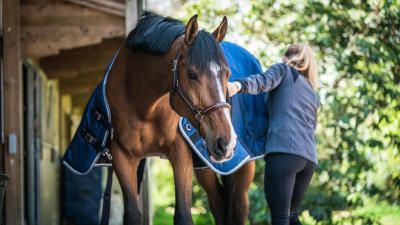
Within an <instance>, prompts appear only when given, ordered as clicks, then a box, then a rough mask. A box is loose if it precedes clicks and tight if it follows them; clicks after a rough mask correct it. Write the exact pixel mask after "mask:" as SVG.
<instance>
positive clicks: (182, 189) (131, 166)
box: [106, 12, 237, 224]
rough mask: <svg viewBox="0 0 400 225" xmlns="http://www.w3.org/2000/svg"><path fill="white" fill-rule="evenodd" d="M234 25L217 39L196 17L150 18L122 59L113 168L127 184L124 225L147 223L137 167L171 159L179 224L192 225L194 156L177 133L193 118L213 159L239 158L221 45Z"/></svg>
mask: <svg viewBox="0 0 400 225" xmlns="http://www.w3.org/2000/svg"><path fill="white" fill-rule="evenodd" d="M227 26H228V22H227V19H226V17H224V18H223V20H222V22H221V24H220V25H219V27H218V28H217V29H216V30H215V31H214V32H213V33H212V34H211V33H209V32H206V31H203V30H201V31H199V30H198V24H197V15H194V16H193V17H191V19H190V20H189V21H188V23H187V24H186V26H185V25H184V24H183V23H182V22H180V21H178V20H176V19H173V18H168V17H162V16H160V15H157V14H153V13H150V12H145V13H144V14H143V16H142V17H141V18H140V20H139V21H138V24H137V25H136V27H135V28H134V29H133V30H132V31H131V32H130V33H129V35H128V36H127V38H126V41H125V44H124V45H123V46H122V47H121V48H120V50H119V52H118V54H117V56H116V57H115V60H114V63H113V65H112V68H111V69H110V71H109V75H108V76H109V77H108V81H107V86H106V96H107V99H108V101H109V107H110V110H111V118H112V123H113V126H114V138H113V139H112V141H111V144H110V145H111V147H110V148H111V149H110V151H111V155H112V165H113V167H114V170H115V172H116V175H117V178H118V180H119V183H120V185H121V189H122V192H123V200H124V224H141V213H140V211H139V208H138V183H137V167H138V164H139V162H140V160H141V159H143V158H145V157H149V156H160V155H161V156H165V157H166V158H167V159H168V160H169V161H170V163H171V165H172V168H173V173H174V181H175V195H176V207H175V214H174V224H193V219H192V216H191V212H190V209H191V198H192V195H191V192H192V174H193V162H192V155H191V154H192V152H191V149H190V148H189V147H188V145H187V143H186V142H185V140H184V139H183V137H182V136H181V135H180V134H179V131H178V128H177V126H178V121H179V118H180V117H185V118H187V119H188V120H189V121H190V122H191V123H192V124H194V125H195V127H196V129H197V130H199V132H200V135H201V136H202V137H203V138H204V140H206V142H207V149H208V153H209V155H210V157H211V158H212V159H213V160H215V161H217V162H218V161H221V162H222V161H225V160H229V159H230V158H231V157H232V154H233V150H234V148H235V145H236V139H237V136H236V133H235V131H234V129H233V126H232V121H231V117H230V105H229V104H228V103H227V102H226V97H225V96H226V88H227V81H228V79H229V76H230V70H229V68H228V65H227V63H226V59H225V57H224V54H223V52H222V50H221V47H220V46H219V43H220V42H222V40H223V39H224V37H225V34H226V31H227Z"/></svg>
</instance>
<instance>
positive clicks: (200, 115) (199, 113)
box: [194, 111, 204, 122]
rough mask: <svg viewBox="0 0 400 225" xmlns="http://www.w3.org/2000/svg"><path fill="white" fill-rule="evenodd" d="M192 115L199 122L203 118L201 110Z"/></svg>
mask: <svg viewBox="0 0 400 225" xmlns="http://www.w3.org/2000/svg"><path fill="white" fill-rule="evenodd" d="M194 117H195V118H196V120H197V121H198V122H201V121H202V120H203V118H204V114H203V113H201V111H199V112H197V113H196V115H194Z"/></svg>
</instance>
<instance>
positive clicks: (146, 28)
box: [126, 11, 226, 72]
mask: <svg viewBox="0 0 400 225" xmlns="http://www.w3.org/2000/svg"><path fill="white" fill-rule="evenodd" d="M185 29H186V26H185V24H183V23H182V22H181V21H179V20H176V19H174V18H170V17H163V16H160V15H157V14H154V13H152V12H148V11H145V12H144V13H143V15H142V17H141V18H140V20H139V22H138V24H137V25H136V27H135V29H133V30H132V31H131V32H130V33H129V35H128V37H127V38H126V44H127V45H128V47H129V48H130V49H131V50H132V51H143V52H146V53H149V54H154V55H164V54H166V53H167V52H168V51H169V49H170V47H171V45H172V43H173V42H174V41H175V39H176V38H178V37H179V36H180V35H183V34H184V33H185ZM212 61H215V62H216V63H220V62H226V60H225V56H224V54H223V52H222V49H221V47H220V45H219V44H218V42H217V40H216V39H215V38H214V37H213V36H212V35H211V34H210V33H209V32H206V31H204V30H201V31H199V32H198V34H197V36H196V39H195V41H194V43H193V44H192V45H191V46H190V48H189V58H188V63H187V67H190V66H191V65H195V66H196V68H197V69H198V70H200V72H205V71H206V70H207V69H208V68H209V63H210V62H212Z"/></svg>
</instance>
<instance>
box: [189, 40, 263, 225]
mask: <svg viewBox="0 0 400 225" xmlns="http://www.w3.org/2000/svg"><path fill="white" fill-rule="evenodd" d="M221 46H222V48H223V51H224V54H225V56H226V59H227V61H228V63H229V66H230V69H231V73H232V74H231V77H230V79H231V80H234V79H235V78H240V77H246V76H248V75H251V74H255V73H261V72H262V68H261V66H260V64H259V62H258V60H257V59H256V58H255V57H254V56H253V55H252V54H251V53H249V52H248V51H247V50H246V49H244V48H242V47H240V46H238V45H236V44H233V43H229V42H223V43H221ZM265 97H266V96H265V95H258V96H249V95H239V96H238V95H237V96H234V97H233V98H235V99H233V98H232V100H231V102H232V106H233V108H234V110H239V111H242V113H239V114H238V113H237V112H236V111H232V112H233V118H235V119H239V118H238V115H240V119H241V120H242V119H244V120H245V121H246V122H244V123H243V125H239V124H240V122H239V121H236V122H239V124H235V125H238V126H237V127H236V128H238V129H243V128H245V129H246V130H248V129H250V131H247V132H243V131H242V132H241V131H240V130H237V134H238V136H240V135H243V133H246V134H247V135H249V134H250V135H251V137H247V139H246V141H245V142H246V144H247V147H250V149H247V151H251V152H252V154H253V156H252V157H251V160H252V161H250V162H247V163H246V164H244V165H243V166H242V167H241V168H240V169H239V170H237V171H236V172H234V173H232V174H230V175H222V176H221V179H220V180H219V179H218V177H217V175H216V173H215V172H214V171H213V170H211V169H210V168H208V169H204V166H205V164H204V163H201V164H200V165H196V166H197V167H199V168H201V169H195V174H196V177H197V180H198V182H199V184H200V185H201V186H202V187H203V189H204V190H205V191H206V193H207V197H208V202H209V206H210V209H211V212H212V214H213V216H214V220H215V224H216V225H226V224H235V225H245V224H246V220H247V217H248V214H249V199H248V190H249V188H250V184H251V182H252V181H253V179H254V173H255V161H254V159H256V158H260V157H263V155H264V154H265V153H264V147H263V143H264V142H265V133H266V131H267V129H266V121H265V120H266V117H265V114H266V112H265V110H266V109H265V108H263V107H262V106H260V105H259V104H263V102H264V99H265ZM243 107H245V108H248V109H250V108H252V109H251V110H249V111H247V110H245V109H243ZM255 108H257V110H255ZM243 110H245V111H246V112H245V113H244V114H243ZM234 114H236V116H235V115H234ZM242 116H244V117H245V118H243V117H242ZM234 122H235V121H234ZM247 123H249V124H252V125H250V127H247V126H246V125H245V124H247ZM249 132H250V133H249ZM239 134H240V135H239ZM240 137H241V138H242V141H244V140H243V136H240ZM249 141H250V142H249ZM242 143H243V142H242ZM193 158H194V159H195V158H196V155H193ZM195 160H196V163H197V164H198V163H199V161H198V160H200V158H198V159H195ZM220 181H222V182H220Z"/></svg>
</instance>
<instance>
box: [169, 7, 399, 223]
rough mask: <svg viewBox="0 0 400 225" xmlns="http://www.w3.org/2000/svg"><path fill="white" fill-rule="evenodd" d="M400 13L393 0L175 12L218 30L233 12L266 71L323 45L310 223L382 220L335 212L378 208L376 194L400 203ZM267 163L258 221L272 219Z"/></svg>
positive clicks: (242, 40)
mask: <svg viewBox="0 0 400 225" xmlns="http://www.w3.org/2000/svg"><path fill="white" fill-rule="evenodd" d="M399 9H400V1H393V0H387V1H383V0H364V1H361V0H356V1H350V0H321V1H316V0H311V1H305V0H300V1H294V0H289V1H283V0H280V1H271V0H248V1H222V0H220V1H217V0H199V1H187V2H186V3H185V5H184V6H183V7H182V8H181V9H180V10H179V12H178V13H177V14H176V15H173V16H175V17H177V16H178V17H180V18H181V19H184V20H186V21H187V19H188V18H190V16H192V15H193V14H199V21H200V27H201V28H206V29H207V30H209V31H212V30H213V29H214V28H216V27H217V26H218V24H219V22H220V21H221V19H222V16H223V15H226V16H227V17H228V23H229V28H228V34H227V36H226V39H227V40H230V41H233V42H236V43H238V44H240V45H242V46H244V47H245V48H247V49H248V50H249V51H250V52H252V53H253V54H254V55H256V56H257V58H258V59H259V60H260V61H261V63H262V65H264V66H265V67H268V66H270V65H272V64H273V63H276V62H278V60H279V59H280V57H281V55H282V53H283V51H284V49H285V48H286V47H287V46H288V45H289V44H291V43H296V42H304V43H308V44H310V46H311V47H312V48H313V49H314V50H315V52H316V56H317V58H318V62H319V66H320V83H321V88H320V89H319V95H320V101H321V108H320V109H319V118H318V126H317V143H318V154H319V165H318V168H317V171H316V173H315V175H314V178H313V181H312V184H311V186H310V188H309V190H308V192H307V194H306V197H305V199H304V202H303V209H304V210H306V211H304V212H307V213H308V214H307V215H308V217H307V216H303V217H302V218H303V219H304V220H307V221H311V222H310V224H378V222H376V221H377V220H378V217H377V216H374V215H373V214H372V213H368V214H357V215H352V214H351V215H350V216H346V217H343V216H342V217H341V216H338V215H335V213H333V212H338V211H349V212H351V211H354V210H355V209H357V208H360V207H365V206H368V204H371V203H370V201H369V199H372V198H373V199H376V200H377V201H386V202H388V203H389V205H392V204H394V205H398V204H400V152H399V149H400V86H399V82H400V10H399ZM263 168H264V163H263V162H261V161H260V162H257V171H256V177H255V182H254V183H253V184H252V186H251V189H250V192H249V196H250V199H251V210H250V215H249V220H250V224H265V223H269V222H270V221H269V220H270V218H269V212H268V210H267V206H266V202H265V200H264V199H265V197H264V193H263ZM194 188H195V189H196V188H198V187H197V186H196V185H195V186H194ZM199 190H200V189H199ZM203 194H204V193H203ZM203 194H201V195H199V196H197V195H195V197H194V201H195V204H198V205H201V204H203V205H207V204H206V198H205V197H204V196H203ZM260 199H262V201H260ZM372 204H373V203H372ZM388 207H390V206H388ZM307 218H309V219H307ZM338 218H339V219H338ZM340 218H341V219H340ZM385 224H386V223H385Z"/></svg>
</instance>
